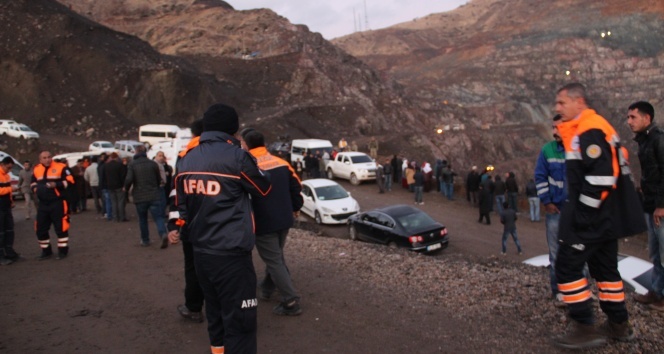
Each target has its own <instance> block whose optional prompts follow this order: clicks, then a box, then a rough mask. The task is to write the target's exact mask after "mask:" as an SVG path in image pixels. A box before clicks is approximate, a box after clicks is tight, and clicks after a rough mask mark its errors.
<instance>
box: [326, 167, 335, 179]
mask: <svg viewBox="0 0 664 354" xmlns="http://www.w3.org/2000/svg"><path fill="white" fill-rule="evenodd" d="M327 179H334V173H333V172H332V169H331V168H330V169H328V170H327Z"/></svg>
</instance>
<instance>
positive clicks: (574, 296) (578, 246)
mask: <svg viewBox="0 0 664 354" xmlns="http://www.w3.org/2000/svg"><path fill="white" fill-rule="evenodd" d="M556 112H557V113H558V114H560V115H561V116H562V121H563V122H562V123H561V124H560V125H559V126H558V131H559V132H560V137H561V138H562V140H563V145H564V147H565V161H566V168H567V187H568V197H567V201H566V203H565V206H564V208H563V210H562V214H561V218H560V230H559V234H558V238H559V243H560V247H559V249H558V259H557V262H556V279H557V280H558V290H559V291H560V292H561V293H562V294H563V295H562V300H563V301H564V302H565V303H566V304H567V308H568V313H569V317H570V318H571V321H570V326H569V328H568V332H567V333H566V334H565V335H563V336H560V337H557V338H555V340H554V343H555V344H556V345H558V346H560V347H564V348H572V349H577V348H588V347H595V346H599V345H602V344H604V343H606V339H607V337H608V338H612V339H616V340H621V341H628V340H631V339H633V338H634V330H633V329H632V325H631V324H630V322H629V315H628V313H627V308H626V306H625V292H624V288H623V282H622V278H621V276H620V272H619V271H618V238H620V237H625V236H631V235H633V234H631V233H629V232H631V231H638V232H641V231H645V222H644V220H643V214H640V215H637V214H634V213H631V214H630V212H631V211H634V210H639V209H641V206H640V205H639V203H638V198H630V197H636V196H635V194H636V192H635V191H634V187H633V185H632V184H631V180H630V178H631V176H629V172H628V169H627V168H625V167H626V161H625V159H626V156H625V153H624V152H623V151H622V150H620V144H619V143H620V138H619V137H618V135H617V133H616V131H615V129H614V128H613V127H612V126H611V124H609V123H608V122H607V121H606V119H604V118H603V117H602V116H600V115H599V114H597V113H596V112H595V111H594V110H592V109H590V108H589V107H588V104H587V99H586V90H585V87H584V86H583V85H581V84H578V83H573V84H568V85H565V86H564V87H563V88H561V89H560V90H558V92H557V95H556ZM621 167H622V168H621ZM629 188H631V190H628V189H629ZM630 193H631V194H630ZM630 203H632V204H633V205H629V204H630ZM625 207H626V208H627V209H624V208H625ZM633 226H634V227H633ZM586 262H587V263H588V267H589V269H590V275H591V276H592V277H593V278H595V280H596V282H597V290H598V292H599V293H598V298H599V302H600V307H601V309H602V311H603V312H604V313H605V314H606V315H607V317H608V319H607V321H606V322H605V323H604V324H603V325H602V327H601V328H600V329H599V330H598V329H597V328H595V327H594V318H593V317H594V316H593V308H592V293H591V291H590V286H589V284H588V280H587V279H586V277H584V274H583V268H584V264H585V263H586Z"/></svg>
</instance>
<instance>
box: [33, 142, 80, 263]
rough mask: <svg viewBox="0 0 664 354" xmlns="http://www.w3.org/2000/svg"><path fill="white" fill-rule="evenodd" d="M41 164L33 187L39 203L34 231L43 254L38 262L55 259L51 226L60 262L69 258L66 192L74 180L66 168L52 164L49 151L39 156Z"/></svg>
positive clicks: (36, 169)
mask: <svg viewBox="0 0 664 354" xmlns="http://www.w3.org/2000/svg"><path fill="white" fill-rule="evenodd" d="M39 162H40V163H39V164H38V165H37V166H35V168H34V169H33V171H32V182H31V183H30V186H31V187H32V190H33V191H34V192H35V194H36V195H37V199H38V200H39V207H38V208H37V222H36V225H35V229H36V231H37V240H38V241H39V247H41V250H42V253H41V255H40V256H39V258H38V259H39V260H40V261H41V260H44V259H48V258H51V256H52V255H53V251H52V249H51V242H50V236H49V234H48V230H49V229H50V228H51V224H53V227H54V229H55V234H56V235H57V236H58V256H57V259H63V258H65V257H67V255H68V254H69V210H68V206H67V201H66V200H65V198H66V196H67V194H66V189H67V186H68V185H70V184H74V176H72V175H71V172H70V171H69V168H67V165H65V164H63V163H60V162H55V161H53V156H51V153H50V152H48V151H42V152H41V153H40V154H39Z"/></svg>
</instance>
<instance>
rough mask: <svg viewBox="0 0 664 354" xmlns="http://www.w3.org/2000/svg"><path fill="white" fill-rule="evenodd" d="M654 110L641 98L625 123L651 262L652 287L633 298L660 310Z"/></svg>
mask: <svg viewBox="0 0 664 354" xmlns="http://www.w3.org/2000/svg"><path fill="white" fill-rule="evenodd" d="M654 118H655V109H654V108H653V106H652V105H651V104H650V103H648V102H644V101H640V102H636V103H633V104H632V105H631V106H629V110H628V114H627V124H628V125H629V127H630V128H631V129H632V131H633V132H634V133H636V137H635V138H634V140H635V141H636V142H637V143H638V144H639V161H640V162H641V191H642V192H643V211H644V212H645V213H646V223H647V225H648V250H649V252H650V260H652V263H653V269H652V289H653V290H651V291H648V293H647V294H646V295H640V294H635V295H634V300H636V301H637V302H640V303H642V304H646V305H649V307H650V308H651V309H653V310H657V311H664V263H662V262H663V261H664V223H662V218H663V217H664V173H663V172H664V131H662V130H661V129H660V128H659V127H657V125H655V123H654V122H653V119H654Z"/></svg>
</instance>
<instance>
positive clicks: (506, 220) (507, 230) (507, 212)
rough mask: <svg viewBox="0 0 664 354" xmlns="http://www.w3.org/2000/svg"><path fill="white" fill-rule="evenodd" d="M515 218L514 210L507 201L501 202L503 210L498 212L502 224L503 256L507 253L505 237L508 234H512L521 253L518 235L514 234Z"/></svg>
mask: <svg viewBox="0 0 664 354" xmlns="http://www.w3.org/2000/svg"><path fill="white" fill-rule="evenodd" d="M516 218H517V216H516V211H514V209H512V208H510V204H509V202H503V211H502V212H501V213H500V223H501V224H503V251H502V255H503V256H504V255H506V254H507V237H508V236H509V235H512V239H513V240H514V244H516V250H517V252H519V255H521V254H523V250H522V249H521V243H520V242H519V237H518V236H517V234H516Z"/></svg>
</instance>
